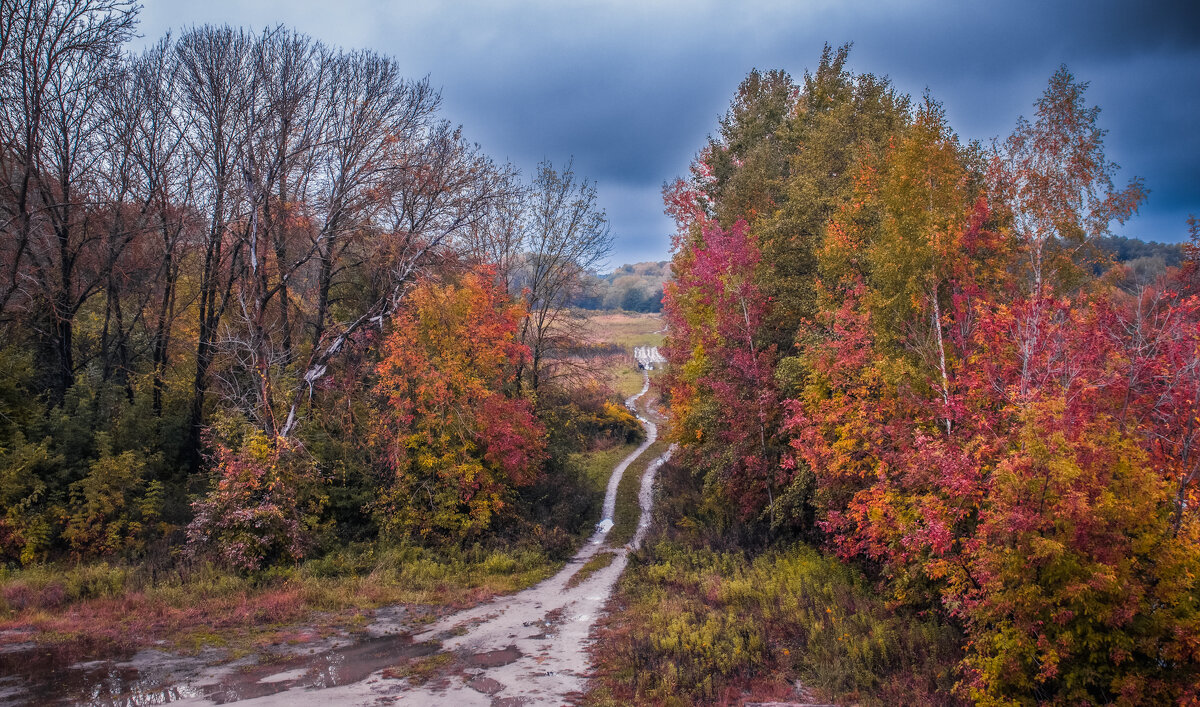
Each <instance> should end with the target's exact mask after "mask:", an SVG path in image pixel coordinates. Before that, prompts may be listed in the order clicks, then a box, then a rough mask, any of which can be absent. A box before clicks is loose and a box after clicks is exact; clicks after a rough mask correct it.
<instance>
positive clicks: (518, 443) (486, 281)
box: [0, 0, 639, 570]
mask: <svg viewBox="0 0 1200 707" xmlns="http://www.w3.org/2000/svg"><path fill="white" fill-rule="evenodd" d="M0 2H2V3H3V5H2V11H0V339H2V340H3V342H4V344H3V346H2V347H0V369H2V370H3V376H2V377H0V562H3V563H6V564H10V563H11V564H17V563H23V564H31V563H38V562H42V561H45V560H47V559H54V558H77V559H88V558H96V557H105V558H129V557H137V556H140V555H142V554H144V553H146V552H150V551H151V550H153V551H155V552H159V553H160V554H168V555H169V554H170V548H171V547H172V546H174V545H177V544H180V543H182V542H184V541H186V543H187V545H188V547H189V548H190V551H191V552H192V553H193V555H196V556H199V557H203V558H210V559H212V560H213V561H216V562H220V563H224V564H226V565H229V566H232V567H234V568H237V569H239V570H255V569H259V568H263V567H267V566H269V565H271V564H272V563H277V562H294V561H297V560H299V559H300V558H302V557H306V556H309V555H311V554H312V553H313V552H317V551H319V550H320V548H321V547H327V546H330V544H333V543H343V542H346V541H348V540H352V539H373V538H391V539H400V540H405V539H410V540H415V541H418V542H445V543H461V542H467V541H471V542H474V541H478V540H479V539H481V538H482V539H486V538H487V537H489V536H490V535H494V534H495V533H496V532H500V531H503V532H505V533H508V535H507V537H510V538H511V537H525V538H542V539H543V540H545V543H543V544H544V545H545V546H546V547H548V548H552V551H553V552H564V551H566V549H568V548H569V546H570V544H571V542H570V537H571V535H572V534H573V533H576V532H577V531H578V530H579V528H580V527H581V523H585V520H583V519H585V518H586V516H587V512H586V511H587V508H588V507H589V504H591V503H593V501H594V499H593V498H592V496H593V495H594V494H592V493H591V492H590V491H589V490H588V489H587V488H585V485H584V484H585V481H584V479H583V478H582V477H581V475H580V474H581V472H580V471H579V469H578V468H576V465H575V464H574V462H572V461H571V455H572V453H574V452H577V451H581V450H585V449H589V448H591V447H593V446H595V445H597V444H600V445H602V444H607V443H613V440H618V439H619V440H620V441H622V442H623V441H624V440H625V438H626V437H628V436H630V435H636V434H638V431H639V428H638V426H637V423H636V421H635V420H633V418H632V416H630V415H628V414H625V413H624V411H623V410H622V409H621V408H620V407H619V406H615V405H612V404H611V399H615V398H613V396H612V394H611V393H610V391H608V389H607V388H606V386H605V384H604V382H603V380H602V379H601V378H600V377H598V375H597V362H596V361H594V360H587V359H586V358H585V357H581V356H579V355H578V351H579V346H578V341H579V336H580V332H581V325H580V323H579V319H578V317H577V316H576V315H575V314H574V312H573V310H572V309H571V308H570V306H569V304H570V302H571V301H572V300H573V298H575V297H576V296H577V294H578V292H579V291H580V289H581V287H582V286H583V274H584V273H586V272H588V271H589V270H592V269H594V268H595V267H596V265H597V264H598V263H600V262H603V260H604V259H605V257H606V256H607V254H608V252H609V249H610V245H611V236H610V234H609V229H608V225H607V219H606V217H605V214H604V212H603V210H601V209H600V208H599V207H598V206H597V202H596V188H595V185H594V184H593V183H592V182H590V181H589V180H587V179H585V178H581V177H579V176H577V175H576V174H575V172H574V171H573V169H572V167H571V165H570V164H569V163H568V164H566V165H563V166H559V167H555V165H553V164H552V163H550V162H544V163H542V164H540V165H538V167H537V169H536V170H535V171H534V172H533V173H532V174H531V175H529V176H528V177H524V176H523V175H521V174H520V173H519V172H518V170H517V169H516V168H514V167H513V166H512V165H506V164H499V163H497V162H495V161H494V160H492V159H491V158H490V157H488V156H487V155H486V154H485V153H484V152H483V150H482V149H481V148H480V147H479V146H478V145H476V144H474V143H472V142H470V141H469V140H468V139H467V138H466V137H465V136H464V133H463V130H462V128H461V127H459V126H456V125H453V124H451V123H450V122H448V121H447V120H445V119H444V118H443V117H441V114H440V102H441V99H440V96H439V95H438V93H437V92H436V91H435V90H434V89H433V88H432V87H431V86H430V83H429V81H428V79H415V80H414V79H410V78H407V77H405V76H404V75H403V73H402V72H401V70H400V67H399V66H398V65H397V63H396V62H395V61H394V60H393V59H391V58H389V57H387V56H383V55H380V54H377V53H374V52H369V51H346V50H342V49H339V48H337V47H331V46H328V45H325V44H323V43H321V42H319V41H316V40H314V39H312V38H311V37H308V36H305V35H303V34H299V33H297V32H294V31H291V30H288V29H286V28H283V27H275V28H268V29H266V30H263V31H262V32H258V33H255V32H249V31H246V30H244V29H239V28H234V27H229V26H201V27H195V28H192V29H189V30H186V31H184V32H182V33H180V34H179V35H169V36H166V37H163V38H162V39H160V40H159V41H157V42H156V43H154V44H152V45H151V46H150V47H149V48H148V49H146V50H144V51H141V52H134V53H130V52H128V51H127V50H126V48H125V47H126V45H127V42H128V41H129V40H130V39H131V38H132V37H133V33H134V30H135V28H136V21H137V12H138V7H137V6H136V5H135V4H134V3H132V2H126V1H124V0H71V1H67V0H0Z"/></svg>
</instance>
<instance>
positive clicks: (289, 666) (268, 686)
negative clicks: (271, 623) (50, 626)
mask: <svg viewBox="0 0 1200 707" xmlns="http://www.w3.org/2000/svg"><path fill="white" fill-rule="evenodd" d="M438 648H439V645H438V644H437V643H413V642H412V638H411V637H410V636H381V637H378V638H368V639H365V640H362V641H358V642H356V643H353V644H350V645H348V646H344V647H342V648H336V649H331V650H327V651H323V652H321V653H314V654H312V655H300V656H288V657H284V658H271V659H268V661H267V662H264V663H259V664H253V665H249V666H246V667H244V668H240V669H235V670H233V671H232V672H229V673H226V674H223V675H221V676H220V677H219V678H218V679H214V678H212V677H211V676H209V677H208V678H207V679H205V678H206V676H205V674H204V673H203V671H202V670H201V668H202V667H203V664H202V663H201V661H198V660H189V659H186V658H180V659H177V660H166V661H160V663H161V664H157V663H155V662H154V661H150V662H147V663H146V664H145V665H141V666H139V665H136V664H134V662H132V661H131V659H133V658H134V654H133V653H132V652H122V653H115V654H114V653H113V652H111V651H110V652H108V653H106V654H104V658H103V659H102V660H88V658H90V657H93V656H95V655H97V651H96V649H95V648H94V647H93V648H92V651H90V652H84V651H83V650H82V649H80V648H78V647H60V646H52V647H42V646H39V647H38V648H35V649H33V650H28V651H15V652H12V653H4V654H0V705H23V704H39V705H66V704H72V705H75V704H80V705H105V706H107V705H151V704H166V703H170V702H175V701H177V700H180V699H183V698H186V697H204V698H207V699H210V700H212V701H213V702H216V703H217V704H224V703H228V702H237V701H238V700H246V699H250V698H253V697H264V696H266V695H273V694H275V693H277V692H283V691H284V690H290V689H295V688H312V689H320V688H326V687H336V686H338V685H349V684H351V683H356V682H359V681H360V680H363V679H365V678H366V677H367V676H368V675H370V674H371V673H373V672H375V671H377V670H382V669H384V668H388V667H392V666H397V665H401V664H403V663H406V662H408V661H409V660H411V659H413V658H420V657H423V656H427V655H431V654H433V653H435V652H437V650H438ZM81 661H87V662H81Z"/></svg>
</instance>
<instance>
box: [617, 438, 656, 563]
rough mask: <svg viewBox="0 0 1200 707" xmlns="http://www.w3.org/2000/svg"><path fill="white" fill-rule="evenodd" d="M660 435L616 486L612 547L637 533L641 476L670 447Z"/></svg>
mask: <svg viewBox="0 0 1200 707" xmlns="http://www.w3.org/2000/svg"><path fill="white" fill-rule="evenodd" d="M661 434H662V433H661V430H660V436H659V439H658V440H656V441H655V442H654V444H652V445H650V447H649V448H648V449H646V451H644V452H642V456H640V457H638V458H637V459H636V460H635V461H634V462H633V463H632V464H630V465H629V468H628V469H626V470H625V475H624V476H622V477H621V483H620V484H619V485H618V486H617V504H616V508H615V509H614V510H613V516H614V517H613V527H612V530H609V531H608V544H609V545H611V546H612V547H617V546H620V545H624V544H625V543H627V542H629V541H630V540H632V539H633V536H634V534H636V533H637V526H638V519H639V518H640V517H641V515H642V509H641V506H640V505H639V504H638V492H639V491H640V490H641V488H642V474H643V473H645V471H646V467H648V466H650V462H652V461H654V460H655V459H657V458H658V456H659V455H660V454H662V453H663V452H665V451H667V447H669V446H670V445H669V444H668V443H667V442H666V441H665V440H663V439H662V436H661Z"/></svg>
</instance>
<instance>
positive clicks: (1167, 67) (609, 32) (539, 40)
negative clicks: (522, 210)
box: [142, 0, 1200, 263]
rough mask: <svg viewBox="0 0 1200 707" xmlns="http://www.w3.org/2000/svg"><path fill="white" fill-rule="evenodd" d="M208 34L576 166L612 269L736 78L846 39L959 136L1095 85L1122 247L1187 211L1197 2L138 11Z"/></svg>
mask: <svg viewBox="0 0 1200 707" xmlns="http://www.w3.org/2000/svg"><path fill="white" fill-rule="evenodd" d="M205 22H228V23H232V24H245V25H250V26H255V27H261V26H265V25H269V24H275V23H278V22H283V23H285V24H288V25H291V26H294V27H296V28H297V29H299V30H301V31H304V32H307V33H309V34H312V35H313V36H315V37H318V38H320V39H322V40H325V41H327V42H329V43H332V44H338V45H342V46H347V47H368V48H371V49H375V50H378V51H381V52H386V53H389V54H392V55H394V56H396V57H397V58H398V59H399V61H400V62H401V63H402V65H404V66H405V67H407V69H408V70H409V72H410V73H411V74H412V75H413V76H424V75H429V76H430V78H431V80H432V81H433V83H434V84H435V85H439V86H441V87H442V89H443V96H444V99H445V107H446V113H447V116H448V117H449V118H451V119H452V120H455V121H456V122H461V123H463V125H464V127H465V129H466V131H467V134H468V135H469V136H471V137H472V139H474V140H477V141H479V142H480V143H481V144H482V145H483V146H484V148H485V149H486V150H487V151H488V152H489V153H490V154H492V155H494V156H496V157H497V158H499V159H510V160H512V161H513V162H514V163H515V164H517V165H518V166H519V167H521V168H523V169H525V170H530V169H532V168H533V166H534V165H535V164H536V163H537V162H538V161H540V160H541V159H544V158H549V159H552V160H554V161H555V162H558V163H561V162H565V161H566V160H567V159H568V158H569V157H571V156H572V155H573V156H574V157H575V166H576V170H577V172H578V173H580V174H586V175H588V176H590V177H592V178H594V179H595V180H596V181H597V182H598V183H599V186H600V190H601V201H602V203H603V205H604V206H605V208H606V209H607V211H608V214H609V216H610V218H611V221H612V225H613V232H614V235H616V236H617V238H618V247H617V253H616V254H615V256H614V258H613V260H614V261H615V262H617V263H619V262H625V261H628V260H642V259H660V258H662V257H666V251H667V246H668V242H669V239H668V233H669V230H670V223H669V221H668V220H667V219H666V218H665V217H664V216H662V214H661V207H660V205H659V187H660V185H661V184H662V182H663V181H664V180H667V179H670V178H672V177H674V176H675V175H678V174H684V173H685V172H686V169H687V165H688V162H689V161H690V159H691V157H692V156H693V155H694V153H695V151H696V150H697V149H699V148H700V147H701V146H702V144H703V142H704V138H705V136H706V135H707V134H708V133H710V132H712V131H713V130H714V129H715V127H716V121H717V118H718V117H719V115H721V114H722V113H723V112H724V110H725V108H726V106H727V105H728V102H729V100H730V98H731V97H732V95H733V91H734V89H735V88H736V86H737V84H738V82H739V81H740V80H741V78H742V77H743V76H745V74H746V72H748V71H749V70H750V69H751V68H754V67H759V68H784V69H787V70H788V71H790V72H791V73H792V74H793V76H795V77H799V76H801V75H802V74H803V72H804V69H805V68H806V67H813V66H814V65H815V63H816V61H817V59H818V57H819V55H820V50H821V46H822V44H823V43H825V42H829V43H832V44H838V43H842V42H846V41H853V42H854V43H855V49H854V51H853V52H852V53H851V65H852V68H854V69H855V70H856V71H863V72H870V73H874V74H878V75H887V76H889V77H890V78H891V79H892V80H893V81H894V82H895V83H896V85H897V86H898V87H899V88H900V89H901V90H903V91H906V92H909V93H913V94H919V93H921V92H922V91H923V90H925V89H926V88H928V89H929V90H930V92H931V93H932V94H933V96H934V97H935V98H937V99H938V100H940V101H942V102H943V104H944V105H945V107H946V111H947V115H948V117H949V119H950V121H951V123H952V124H953V125H954V126H955V127H956V129H958V131H959V133H960V135H961V136H962V137H964V138H967V139H982V140H987V139H989V138H991V137H993V136H1001V135H1004V134H1006V133H1007V132H1008V131H1009V130H1010V129H1011V127H1012V125H1013V123H1014V122H1015V120H1016V118H1017V116H1018V115H1020V114H1026V115H1028V114H1029V113H1030V112H1031V111H1032V103H1033V101H1034V100H1035V99H1036V97H1037V96H1038V94H1039V93H1040V92H1041V90H1042V87H1043V86H1044V84H1045V81H1046V80H1047V78H1048V77H1049V76H1050V74H1051V73H1052V72H1053V71H1054V69H1055V68H1056V67H1057V66H1058V65H1059V64H1061V63H1066V64H1068V65H1069V66H1070V67H1071V69H1072V71H1073V72H1074V73H1075V74H1076V76H1077V77H1078V78H1080V79H1082V80H1087V81H1090V82H1091V89H1090V91H1089V95H1088V97H1089V99H1090V100H1091V101H1092V102H1094V103H1096V104H1098V105H1100V106H1101V107H1102V109H1103V113H1102V116H1101V123H1102V124H1103V126H1104V127H1106V128H1108V129H1109V131H1110V133H1109V137H1108V147H1109V154H1110V157H1111V158H1112V159H1114V160H1116V161H1117V162H1118V163H1120V164H1121V165H1122V167H1123V168H1124V169H1123V170H1122V175H1124V178H1128V175H1132V174H1138V175H1141V176H1142V177H1144V178H1145V179H1146V182H1147V185H1148V186H1149V187H1150V189H1151V190H1152V194H1151V198H1150V201H1149V202H1148V203H1147V205H1146V208H1145V209H1143V213H1142V216H1140V217H1138V218H1137V219H1135V220H1134V221H1133V222H1131V223H1130V224H1129V225H1128V226H1126V227H1125V228H1124V229H1122V231H1123V232H1124V233H1126V234H1128V235H1136V236H1140V237H1145V238H1154V239H1158V240H1164V239H1165V240H1178V239H1179V238H1181V237H1182V236H1183V235H1184V230H1185V229H1184V224H1183V219H1184V218H1186V215H1187V213H1189V212H1198V213H1200V136H1198V135H1197V131H1196V129H1195V126H1196V124H1197V123H1196V118H1195V116H1196V115H1197V111H1198V110H1200V82H1198V81H1197V79H1196V77H1197V76H1200V45H1198V43H1197V41H1196V37H1197V36H1200V11H1198V10H1197V9H1196V4H1195V3H1194V2H1140V3H1131V2H1118V1H1115V0H1102V1H1095V0H1092V1H1085V0H1075V1H1072V2H1065V3H1044V2H1038V1H1036V0H1022V1H1021V2H1016V3H1005V4H999V3H982V2H956V1H946V2H920V3H912V2H901V1H899V0H895V1H891V2H877V3H866V2H856V1H854V0H827V1H811V2H803V3H795V2H787V1H785V0H779V1H775V2H767V1H764V2H739V3H725V2H718V1H716V0H701V1H694V2H649V1H646V0H638V1H632V0H609V1H606V0H593V1H591V2H558V1H554V0H543V1H540V2H520V3H517V2H505V3H497V2H492V1H489V0H465V1H460V2H454V3H444V4H443V3H439V2H433V1H426V2H389V3H381V2H371V1H370V0H352V1H344V2H339V3H329V2H327V1H326V2H316V1H314V0H287V1H284V0H263V1H260V2H254V3H247V2H238V1H236V0H210V1H208V2H204V3H192V2H188V3H183V2H179V3H174V2H169V1H168V0H146V1H145V9H144V12H143V23H142V31H143V33H144V34H145V35H146V36H147V38H148V39H150V40H152V39H154V38H156V37H157V36H159V35H160V34H161V33H162V32H163V31H165V30H167V29H169V28H176V29H177V28H179V27H181V26H187V25H191V24H198V23H205Z"/></svg>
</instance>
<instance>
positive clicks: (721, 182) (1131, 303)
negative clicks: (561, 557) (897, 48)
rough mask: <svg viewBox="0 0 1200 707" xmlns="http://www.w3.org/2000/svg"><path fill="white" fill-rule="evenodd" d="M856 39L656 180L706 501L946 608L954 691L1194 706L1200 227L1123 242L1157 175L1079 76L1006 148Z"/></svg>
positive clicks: (751, 93) (1014, 698)
mask: <svg viewBox="0 0 1200 707" xmlns="http://www.w3.org/2000/svg"><path fill="white" fill-rule="evenodd" d="M848 53H849V47H848V46H842V47H838V48H832V47H829V46H826V48H825V50H824V52H823V54H822V56H821V58H820V62H819V65H818V66H817V68H816V70H815V71H812V72H805V74H804V75H803V76H802V77H801V79H800V80H799V81H795V80H793V78H792V77H791V76H790V75H789V74H788V73H786V72H784V71H780V70H775V71H768V72H760V71H757V70H756V71H753V72H751V73H750V74H749V75H748V76H747V77H746V79H745V80H744V81H743V82H742V83H741V85H740V86H739V88H738V91H737V94H736V96H735V97H734V99H733V101H732V104H731V107H730V109H729V111H728V113H727V114H726V115H725V116H724V118H722V120H721V121H720V125H719V128H718V131H717V133H716V134H715V135H714V136H713V137H711V138H710V139H709V141H708V143H707V144H706V145H705V146H704V147H703V148H702V149H701V150H700V152H699V154H698V156H697V157H696V159H695V161H694V162H693V163H692V168H691V175H690V176H689V177H688V178H683V179H678V180H676V181H675V182H673V183H671V184H668V185H666V186H665V187H664V197H665V202H666V206H667V212H668V213H669V214H670V215H672V216H673V217H674V218H675V220H676V223H677V224H678V232H677V234H676V236H675V240H674V253H673V260H672V274H673V279H672V281H671V282H669V283H668V284H667V286H666V297H665V302H664V308H663V309H664V313H665V317H666V320H667V323H668V327H669V328H668V335H667V344H666V346H665V347H664V350H665V352H666V355H667V357H668V359H669V361H670V363H671V366H670V368H669V381H668V388H669V399H670V405H671V410H672V415H673V427H672V437H673V439H674V440H675V441H676V442H677V443H678V444H679V445H680V450H679V452H678V454H677V459H679V460H680V461H681V463H682V464H683V465H684V467H685V468H689V469H692V470H693V473H694V474H695V475H696V476H697V477H698V478H700V479H701V480H702V482H703V487H704V489H705V496H704V497H705V506H704V507H703V508H702V509H700V510H698V511H697V514H698V517H700V518H705V519H707V523H708V524H709V525H710V526H711V527H712V528H713V531H712V532H714V533H718V534H720V535H721V536H722V537H723V538H725V540H723V541H722V542H730V541H740V542H741V543H742V544H743V546H746V547H759V546H761V544H762V543H770V542H771V541H772V540H775V541H778V540H780V539H785V540H786V539H789V538H790V539H792V541H795V540H796V539H801V540H804V541H807V542H811V543H815V544H817V545H819V546H822V547H824V548H827V549H828V550H830V551H832V552H834V553H836V554H837V555H838V556H839V557H841V558H842V559H843V560H845V561H848V562H852V563H854V564H856V565H857V566H859V567H861V568H863V569H864V570H865V571H867V572H868V574H869V576H870V577H872V578H873V581H874V582H876V586H877V587H878V589H879V591H881V592H882V593H883V595H884V596H885V597H887V598H888V599H889V601H890V602H892V603H893V605H894V606H896V607H897V608H900V607H904V608H906V609H911V610H913V611H916V612H918V615H929V614H932V615H938V616H941V617H943V618H944V619H945V620H946V621H948V622H950V623H951V624H952V625H954V626H955V627H957V630H958V631H960V632H961V636H962V639H961V645H962V651H963V659H962V661H961V663H960V664H959V665H958V668H957V671H958V672H957V684H958V688H957V690H958V694H957V698H959V699H964V700H969V701H973V702H977V703H979V704H995V705H1000V704H1004V705H1009V704H1030V703H1039V704H1110V703H1118V704H1149V703H1153V704H1166V703H1178V704H1191V703H1192V702H1194V701H1195V700H1197V699H1200V693H1197V686H1198V685H1200V585H1198V582H1200V516H1198V515H1197V507H1198V505H1200V484H1198V478H1200V457H1198V456H1197V446H1196V445H1197V443H1200V436H1198V435H1200V425H1197V422H1200V299H1197V295H1198V294H1200V229H1198V227H1197V222H1196V221H1195V219H1194V218H1193V219H1191V220H1190V221H1189V223H1188V224H1187V228H1188V232H1187V235H1189V236H1190V238H1191V240H1190V242H1188V243H1186V244H1185V245H1184V246H1183V247H1182V249H1181V257H1180V259H1179V260H1178V261H1172V262H1169V263H1168V261H1167V260H1166V259H1165V258H1162V257H1160V258H1159V259H1158V260H1157V262H1155V263H1152V264H1149V265H1150V266H1149V267H1138V266H1137V265H1138V261H1135V260H1132V258H1138V257H1140V255H1133V252H1134V249H1133V248H1129V246H1132V245H1134V244H1133V243H1132V242H1131V241H1128V240H1123V239H1113V238H1111V237H1110V235H1111V233H1110V227H1111V225H1112V224H1115V223H1121V222H1124V221H1125V220H1127V219H1128V218H1130V217H1132V216H1133V215H1134V214H1135V213H1136V211H1137V208H1138V206H1139V204H1140V203H1141V202H1142V201H1143V199H1144V198H1145V195H1146V189H1145V187H1144V185H1143V184H1142V182H1141V180H1139V179H1133V180H1130V181H1129V182H1128V183H1127V184H1124V185H1119V184H1117V183H1116V182H1115V179H1116V174H1117V166H1116V165H1114V164H1113V163H1112V162H1110V161H1109V160H1108V159H1107V158H1106V157H1105V155H1104V150H1103V141H1104V135H1105V133H1104V131H1103V130H1102V129H1101V128H1100V127H1099V126H1098V113H1099V109H1098V108H1095V107H1093V106H1091V105H1089V104H1088V102H1087V100H1086V89H1087V84H1086V83H1084V82H1081V81H1079V80H1077V79H1076V78H1075V76H1073V75H1072V74H1071V73H1070V72H1069V71H1068V70H1067V69H1066V67H1062V68H1060V69H1059V70H1058V71H1056V72H1055V73H1054V75H1053V76H1052V77H1051V79H1050V81H1049V84H1048V86H1047V88H1046V90H1045V92H1044V93H1043V94H1042V95H1041V96H1040V97H1039V98H1038V99H1037V101H1036V103H1035V104H1034V107H1035V112H1034V115H1033V117H1032V118H1028V119H1026V118H1020V119H1018V120H1017V122H1016V126H1015V128H1014V130H1013V132H1012V134H1011V135H1010V136H1008V137H1007V138H1004V139H1002V140H997V141H995V142H993V143H992V144H991V145H985V144H980V143H964V142H962V141H961V140H960V139H959V138H958V136H957V135H956V134H955V133H954V131H953V129H952V128H951V126H950V125H949V124H948V123H947V121H946V117H945V113H944V111H943V110H942V108H941V106H940V105H939V104H938V103H937V102H936V101H935V100H934V99H933V98H932V97H931V96H929V95H925V96H923V97H922V98H920V99H916V100H914V99H913V98H911V97H910V96H907V95H904V94H902V93H900V92H898V91H897V90H896V89H895V88H894V87H893V86H892V85H891V84H890V83H889V82H888V81H887V79H885V78H880V77H878V76H875V75H872V74H860V73H855V72H853V71H851V70H850V69H849V68H848V66H847V59H848ZM1180 226H1181V230H1183V227H1184V224H1180ZM1105 249H1108V250H1109V251H1110V252H1111V251H1112V250H1114V249H1115V250H1118V251H1121V249H1127V250H1128V251H1129V253H1125V255H1130V256H1131V258H1130V259H1131V262H1130V263H1114V262H1113V260H1112V258H1111V256H1110V255H1109V253H1106V252H1105ZM1163 250H1166V251H1167V252H1168V254H1169V251H1170V247H1167V248H1166V249H1163ZM1163 250H1158V249H1156V250H1155V251H1154V252H1153V254H1151V255H1150V256H1149V257H1150V258H1154V257H1157V256H1159V255H1160V253H1162V252H1163ZM1141 265H1147V263H1145V262H1144V261H1142V262H1141ZM948 699H950V698H949V697H948Z"/></svg>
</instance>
